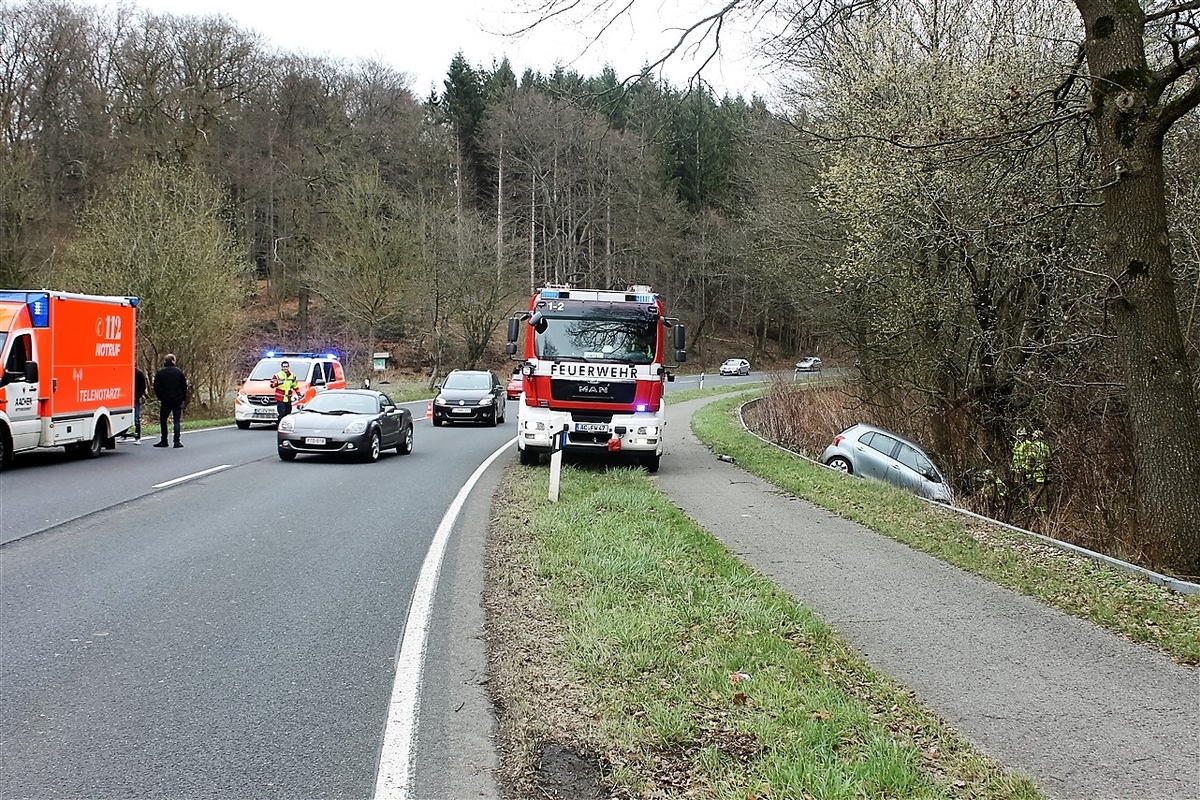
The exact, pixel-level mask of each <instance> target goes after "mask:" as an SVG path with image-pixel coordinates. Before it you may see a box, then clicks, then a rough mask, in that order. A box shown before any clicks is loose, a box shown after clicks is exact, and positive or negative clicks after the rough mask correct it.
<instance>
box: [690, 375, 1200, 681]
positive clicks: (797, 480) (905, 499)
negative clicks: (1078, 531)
mask: <svg viewBox="0 0 1200 800" xmlns="http://www.w3.org/2000/svg"><path fill="white" fill-rule="evenodd" d="M743 402H744V398H731V399H726V400H719V401H716V402H714V403H711V404H709V405H708V406H705V407H704V408H702V409H701V410H700V411H699V412H697V413H696V414H695V415H694V416H693V418H692V430H693V431H694V432H695V434H696V436H697V437H698V438H699V439H700V440H701V441H703V442H704V443H705V444H707V445H708V446H709V447H711V448H712V449H713V450H714V451H716V452H718V453H722V454H725V455H729V456H732V457H734V459H735V460H736V461H737V464H738V466H739V467H741V468H742V469H744V470H746V471H747V472H751V473H753V474H755V475H757V476H759V477H761V478H763V479H764V480H767V481H770V482H771V483H773V484H775V485H776V486H778V487H780V488H781V489H783V490H785V491H787V492H789V493H791V494H793V495H796V496H797V497H802V498H804V499H805V500H808V501H809V502H811V503H813V504H815V505H818V506H821V507H822V508H826V509H828V510H830V511H832V512H834V513H836V514H838V515H839V516H842V517H845V518H847V519H851V520H854V521H855V522H858V523H860V524H862V525H864V526H866V527H868V528H870V529H872V530H874V531H877V532H878V533H881V534H883V535H885V536H888V537H890V538H892V539H895V540H896V541H899V542H903V543H904V544H906V545H908V546H909V547H912V548H914V549H916V550H921V551H923V552H926V553H929V554H930V555H932V556H935V557H936V558H939V559H941V560H943V561H946V562H948V563H950V564H954V565H955V566H958V567H961V568H962V569H965V570H968V571H970V572H973V573H975V574H977V575H980V576H982V577H984V578H987V579H988V580H990V581H992V582H994V583H997V584H1000V585H1001V586H1006V587H1008V588H1010V589H1013V590H1014V591H1017V592H1020V593H1021V594H1025V595H1028V596H1030V597H1033V598H1035V599H1037V600H1040V601H1041V602H1043V603H1045V604H1047V605H1049V606H1053V607H1054V608H1057V609H1058V610H1060V611H1062V612H1064V613H1067V614H1070V615H1072V616H1076V617H1080V618H1082V619H1086V620H1088V621H1090V622H1093V623H1095V624H1097V625H1100V626H1102V627H1104V628H1107V629H1108V630H1110V631H1112V632H1114V633H1117V634H1120V635H1121V636H1124V637H1126V638H1128V639H1130V640H1132V641H1134V642H1139V643H1142V644H1146V645H1149V646H1151V647H1154V648H1157V649H1159V650H1161V651H1162V652H1163V653H1166V654H1167V655H1169V656H1170V657H1171V658H1173V659H1175V660H1176V661H1178V662H1180V663H1182V664H1200V595H1190V596H1181V595H1178V594H1175V593H1174V592H1171V591H1168V590H1166V589H1163V588H1162V587H1159V586H1157V585H1155V584H1153V583H1150V582H1149V581H1147V580H1144V579H1142V578H1139V577H1137V576H1135V575H1131V574H1129V573H1126V572H1123V571H1120V570H1117V569H1115V568H1113V567H1109V566H1106V565H1104V564H1102V563H1100V562H1097V561H1094V560H1091V559H1088V558H1085V557H1083V556H1077V555H1073V554H1070V553H1067V552H1065V551H1063V550H1059V549H1057V548H1055V547H1052V546H1049V545H1045V544H1042V543H1040V542H1039V541H1037V540H1036V539H1033V538H1031V537H1028V536H1025V535H1023V534H1019V533H1015V532H1012V531H1009V530H1006V529H1004V528H1000V527H996V526H990V525H987V524H985V523H981V522H978V521H976V520H974V519H971V518H969V517H964V516H961V515H959V514H954V513H952V512H948V511H942V510H939V509H938V508H937V507H936V506H930V505H929V504H928V503H925V502H924V501H922V500H918V499H917V498H915V497H913V496H911V495H909V494H906V493H904V492H901V491H898V490H895V489H892V488H890V487H888V486H885V485H883V484H880V483H876V482H873V481H864V480H859V479H856V478H850V477H847V476H843V475H840V474H838V473H835V472H833V471H831V470H828V469H825V468H824V467H821V466H819V465H817V464H814V463H813V462H811V461H807V460H805V459H803V458H799V457H797V456H795V455H792V454H790V453H787V452H785V451H782V450H780V449H779V448H777V447H774V446H772V445H770V444H767V443H764V442H762V441H760V440H759V439H757V438H755V437H753V436H751V435H749V434H747V433H746V432H745V431H744V429H743V428H742V426H741V424H740V423H739V422H738V421H737V418H736V413H735V412H736V409H737V407H738V406H739V405H740V404H741V403H743Z"/></svg>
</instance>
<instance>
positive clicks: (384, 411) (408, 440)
mask: <svg viewBox="0 0 1200 800" xmlns="http://www.w3.org/2000/svg"><path fill="white" fill-rule="evenodd" d="M277 436H278V439H279V441H278V445H279V457H280V458H282V459H283V460H284V461H291V460H293V459H295V457H296V456H297V455H299V454H301V453H312V454H317V453H337V454H344V455H354V456H358V457H359V458H361V459H362V460H364V461H378V460H379V454H380V452H382V451H384V450H388V449H391V448H393V447H394V448H395V449H396V452H397V453H399V454H400V455H402V456H403V455H408V454H409V453H411V452H412V446H413V421H412V412H410V411H409V410H408V409H407V408H401V407H400V406H398V405H396V404H395V403H393V402H392V399H391V398H390V397H388V396H387V395H386V394H384V393H383V392H376V391H373V390H370V389H330V390H328V391H324V392H321V393H319V394H318V395H317V396H316V397H314V398H313V399H312V400H311V401H309V402H307V403H305V404H304V405H303V406H302V407H301V408H300V409H299V410H298V411H293V412H292V413H291V414H288V415H287V416H286V417H284V418H283V419H281V420H280V421H279V429H278V433H277Z"/></svg>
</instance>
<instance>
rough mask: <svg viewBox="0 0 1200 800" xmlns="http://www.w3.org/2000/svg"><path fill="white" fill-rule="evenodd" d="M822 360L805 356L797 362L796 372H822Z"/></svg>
mask: <svg viewBox="0 0 1200 800" xmlns="http://www.w3.org/2000/svg"><path fill="white" fill-rule="evenodd" d="M821 367H822V364H821V359H819V358H817V357H816V356H805V357H804V358H802V359H800V360H799V361H797V362H796V372H820V371H821Z"/></svg>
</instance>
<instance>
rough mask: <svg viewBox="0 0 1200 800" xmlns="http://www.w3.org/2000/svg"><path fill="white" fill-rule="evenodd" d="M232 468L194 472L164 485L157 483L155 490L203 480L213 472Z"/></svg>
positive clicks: (226, 465) (213, 468)
mask: <svg viewBox="0 0 1200 800" xmlns="http://www.w3.org/2000/svg"><path fill="white" fill-rule="evenodd" d="M231 466H233V465H232V464H222V465H221V466H219V467H210V468H209V469H206V470H204V471H202V472H193V473H192V474H191V475H184V476H183V477H182V478H173V479H171V480H169V481H163V482H162V483H156V484H154V488H155V489H162V488H163V487H166V486H174V485H175V484H177V483H183V482H184V481H190V480H191V479H192V478H201V477H203V476H205V475H208V474H211V473H213V472H220V471H221V470H223V469H229V468H230V467H231Z"/></svg>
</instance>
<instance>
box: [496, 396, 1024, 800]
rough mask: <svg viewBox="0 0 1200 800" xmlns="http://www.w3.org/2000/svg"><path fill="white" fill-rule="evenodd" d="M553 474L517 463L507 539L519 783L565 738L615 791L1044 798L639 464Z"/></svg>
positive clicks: (499, 584)
mask: <svg viewBox="0 0 1200 800" xmlns="http://www.w3.org/2000/svg"><path fill="white" fill-rule="evenodd" d="M709 393H711V392H705V394H709ZM692 396H694V395H692ZM674 399H676V400H677V401H682V400H683V399H686V396H684V395H682V394H681V395H680V397H677V398H674ZM727 411H728V404H726V413H725V414H724V417H728V413H727ZM717 418H718V420H719V419H721V418H722V415H720V414H718V415H717ZM547 484H548V470H547V469H545V468H541V469H536V470H530V469H527V468H522V469H511V470H510V471H509V473H508V474H507V475H506V476H505V480H504V485H503V487H502V489H501V491H500V492H499V493H498V494H497V497H498V498H499V499H498V501H497V505H496V510H495V521H494V526H493V533H492V537H491V540H490V545H489V571H490V579H489V586H490V587H491V588H490V589H489V597H488V607H489V609H493V612H492V613H491V614H490V622H489V625H490V626H491V627H490V629H489V638H491V639H492V641H493V643H494V649H493V673H495V679H494V681H493V682H492V683H493V690H494V691H495V692H496V693H497V694H498V695H499V697H498V698H497V700H498V706H499V707H500V708H501V709H502V714H501V729H502V739H503V740H504V742H505V749H506V750H507V751H508V752H510V753H515V754H517V755H516V756H515V757H514V758H512V759H510V760H508V761H507V762H506V765H505V767H504V770H505V771H506V772H507V774H506V776H505V777H506V781H507V783H508V785H510V786H525V787H529V786H532V785H534V783H536V782H537V781H538V780H539V779H541V780H545V777H544V775H543V776H541V778H539V777H537V776H535V775H534V774H533V773H534V767H533V765H534V764H535V763H537V762H538V761H542V762H546V761H547V760H549V759H547V758H545V757H543V755H541V754H539V748H545V746H546V743H547V742H552V743H555V747H557V748H559V749H561V748H568V749H570V750H571V751H572V752H574V753H576V754H579V756H580V758H581V759H584V760H586V761H587V762H588V763H591V764H598V765H599V771H600V772H602V773H603V774H604V780H603V783H604V787H605V788H604V791H606V792H608V795H607V796H614V797H666V796H689V797H692V796H694V797H705V798H728V799H729V800H735V799H736V800H745V798H811V797H820V798H851V797H921V798H938V797H974V798H1017V797H1037V796H1039V795H1038V791H1037V789H1036V787H1035V786H1034V785H1033V784H1032V783H1031V782H1030V781H1028V780H1027V779H1025V778H1023V777H1021V776H1016V775H1013V774H1010V773H1008V772H1006V771H1005V770H1004V769H1003V768H1002V767H1001V766H1000V765H998V764H997V763H995V762H994V761H992V760H990V759H989V758H987V757H985V756H983V755H982V754H980V753H978V752H976V751H975V750H974V749H973V748H972V747H971V746H970V745H969V744H967V743H966V742H965V741H964V740H962V739H961V738H959V737H958V736H957V735H956V734H955V732H954V731H953V730H951V729H950V728H949V727H948V726H947V725H946V724H945V723H944V722H943V721H941V720H940V719H939V718H937V717H936V715H934V714H932V713H931V712H929V711H928V710H926V709H924V708H923V707H922V706H921V705H920V704H919V703H917V702H916V701H915V700H914V699H913V697H912V695H911V693H910V692H909V691H907V690H906V689H905V688H903V687H902V686H899V685H897V684H896V683H894V682H893V681H891V680H890V679H888V678H886V677H885V676H882V675H880V674H879V673H877V672H875V671H874V670H873V669H872V668H870V667H869V666H868V665H867V664H866V663H865V661H864V660H863V659H862V658H861V657H860V656H859V655H858V654H857V653H856V652H855V651H854V650H852V649H851V648H850V647H849V646H847V645H846V644H845V643H844V642H843V641H842V640H841V639H840V638H839V637H838V636H837V634H836V633H835V632H834V631H832V630H831V629H830V628H829V627H828V626H826V625H825V624H824V623H823V622H821V620H819V619H817V618H816V617H814V616H813V614H812V613H811V612H809V611H808V610H807V609H805V608H804V607H802V606H800V605H798V604H797V603H795V602H793V601H792V600H791V599H790V598H788V597H787V596H785V595H784V594H783V593H781V592H780V591H779V590H778V589H777V588H776V587H775V586H774V585H773V584H772V583H770V582H769V581H768V580H766V579H765V578H763V577H761V576H759V575H757V574H756V573H754V572H753V571H752V570H750V569H749V568H747V567H745V566H744V565H743V564H742V563H741V562H740V561H738V559H737V558H736V557H735V556H733V555H732V554H731V553H729V552H728V551H727V550H726V549H725V548H724V547H723V546H722V545H721V544H720V543H719V542H717V541H716V540H715V539H714V538H713V537H712V536H711V535H709V534H708V533H707V532H706V531H704V530H702V529H700V528H698V527H697V526H696V525H695V524H694V523H692V522H691V521H690V520H689V519H688V518H687V517H686V516H684V515H683V514H682V513H681V512H679V511H678V510H677V509H676V508H674V507H673V506H672V505H671V504H670V503H668V502H667V501H666V500H665V499H664V498H663V496H662V495H661V494H660V493H659V492H658V490H657V489H656V488H655V487H654V485H653V483H652V481H651V480H650V479H649V478H648V477H647V476H646V475H645V474H644V473H642V472H641V471H640V470H629V469H613V470H607V471H605V470H596V469H586V468H582V467H579V468H572V467H566V468H564V479H563V481H562V486H563V488H562V493H561V495H560V499H559V502H558V503H549V502H548V501H547V500H546V496H547ZM889 500H890V498H889ZM914 510H915V509H914ZM497 608H500V609H512V608H519V609H520V613H519V614H514V613H512V612H511V611H499V612H498V611H495V609H497ZM505 620H508V621H509V624H508V626H507V627H504V628H502V629H497V626H502V625H504V624H505V623H504V621H505ZM741 675H746V676H748V678H747V679H745V680H739V676H741ZM556 759H557V760H558V761H561V760H562V759H561V756H557V757H556ZM532 794H533V792H531V795H532ZM515 796H525V795H522V793H521V792H519V791H518V792H517V793H516V795H515ZM563 796H565V795H563Z"/></svg>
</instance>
